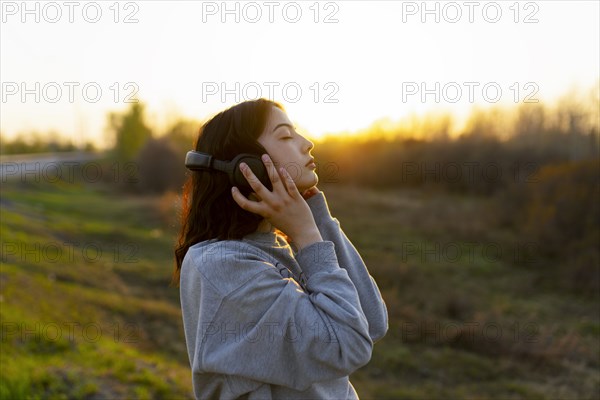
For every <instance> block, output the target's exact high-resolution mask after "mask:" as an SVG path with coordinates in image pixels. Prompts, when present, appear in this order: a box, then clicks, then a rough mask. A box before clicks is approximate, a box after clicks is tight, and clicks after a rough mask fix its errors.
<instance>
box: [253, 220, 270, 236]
mask: <svg viewBox="0 0 600 400" xmlns="http://www.w3.org/2000/svg"><path fill="white" fill-rule="evenodd" d="M272 230H273V225H271V223H270V222H269V221H267V220H266V219H263V220H262V221H261V222H260V223H259V224H258V228H257V229H256V231H257V232H264V233H266V232H271V231H272Z"/></svg>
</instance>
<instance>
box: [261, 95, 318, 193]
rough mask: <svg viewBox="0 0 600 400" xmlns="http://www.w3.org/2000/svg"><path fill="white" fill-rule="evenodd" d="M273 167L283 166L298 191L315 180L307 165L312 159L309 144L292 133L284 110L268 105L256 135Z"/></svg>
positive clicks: (307, 187) (291, 125)
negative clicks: (265, 124) (261, 131)
mask: <svg viewBox="0 0 600 400" xmlns="http://www.w3.org/2000/svg"><path fill="white" fill-rule="evenodd" d="M258 142H259V143H260V144H261V145H262V146H263V147H264V148H265V149H266V150H267V152H268V153H269V156H270V157H271V159H272V160H273V162H274V163H275V166H276V167H277V168H279V167H284V168H285V169H286V170H287V172H288V173H289V174H290V175H291V177H292V178H293V179H294V182H295V183H296V186H297V187H298V190H299V191H300V193H302V192H303V191H305V190H306V189H309V188H311V187H313V186H316V184H317V183H318V181H319V177H318V176H317V174H316V173H315V168H314V166H310V165H307V163H309V162H310V161H311V159H312V158H313V157H312V155H311V154H310V151H311V150H312V148H313V147H314V145H313V143H312V142H311V141H310V140H308V139H306V138H304V137H303V136H302V135H300V134H298V133H296V130H295V129H294V125H293V124H292V123H291V122H290V120H289V118H288V116H287V115H286V113H285V112H283V111H282V110H281V109H279V108H277V107H272V108H271V113H270V116H269V119H268V120H267V126H266V128H265V130H264V132H263V133H262V134H261V135H260V137H259V138H258Z"/></svg>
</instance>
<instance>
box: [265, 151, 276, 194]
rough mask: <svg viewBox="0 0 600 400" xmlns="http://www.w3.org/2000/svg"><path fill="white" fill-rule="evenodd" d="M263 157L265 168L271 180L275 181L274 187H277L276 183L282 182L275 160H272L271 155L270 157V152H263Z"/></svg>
mask: <svg viewBox="0 0 600 400" xmlns="http://www.w3.org/2000/svg"><path fill="white" fill-rule="evenodd" d="M261 159H262V160H263V163H264V164H265V168H266V169H267V172H268V173H269V179H271V182H272V183H273V189H275V187H276V185H277V184H278V183H279V182H280V179H279V174H278V173H277V169H276V168H275V165H273V161H272V160H271V157H269V155H268V154H263V155H262V157H261Z"/></svg>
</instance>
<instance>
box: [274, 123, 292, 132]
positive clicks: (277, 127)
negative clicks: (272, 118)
mask: <svg viewBox="0 0 600 400" xmlns="http://www.w3.org/2000/svg"><path fill="white" fill-rule="evenodd" d="M281 126H289V127H290V128H292V129H295V128H294V127H293V126H292V125H290V124H286V123H283V124H279V125H277V126H276V127H275V129H273V132H275V131H276V130H277V129H279V127H281Z"/></svg>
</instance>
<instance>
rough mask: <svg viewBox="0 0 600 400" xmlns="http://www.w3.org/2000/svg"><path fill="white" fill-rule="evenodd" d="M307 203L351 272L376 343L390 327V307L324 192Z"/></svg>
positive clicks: (343, 265) (319, 227) (323, 232)
mask: <svg viewBox="0 0 600 400" xmlns="http://www.w3.org/2000/svg"><path fill="white" fill-rule="evenodd" d="M306 202H307V204H308V206H309V207H310V209H311V211H312V213H313V216H314V218H315V222H316V223H317V228H318V229H319V231H320V232H321V236H322V237H323V240H326V241H331V242H333V243H334V244H335V252H336V256H337V259H338V262H339V264H340V267H342V268H344V269H345V270H346V271H347V272H348V276H350V279H351V280H352V282H353V283H354V286H355V287H356V290H357V292H358V296H359V298H360V303H361V306H362V310H363V312H364V313H365V316H366V317H367V320H368V321H369V335H370V336H371V339H372V340H373V342H377V341H378V340H380V339H381V338H382V337H383V336H385V334H386V332H387V330H388V314H387V307H386V305H385V302H384V300H383V298H382V297H381V293H380V291H379V288H378V287H377V283H376V282H375V280H374V279H373V277H372V276H371V275H370V274H369V271H368V269H367V267H366V265H365V263H364V261H363V259H362V257H361V256H360V254H359V253H358V251H357V250H356V248H355V247H354V245H353V244H352V243H351V242H350V240H349V239H348V237H347V236H346V234H345V233H344V231H343V230H342V228H341V226H340V223H339V221H338V220H337V218H334V217H332V216H331V213H330V212H329V207H328V205H327V199H326V197H325V193H323V192H322V191H319V192H316V193H314V194H313V195H312V196H310V197H309V198H308V199H307V200H306Z"/></svg>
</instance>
